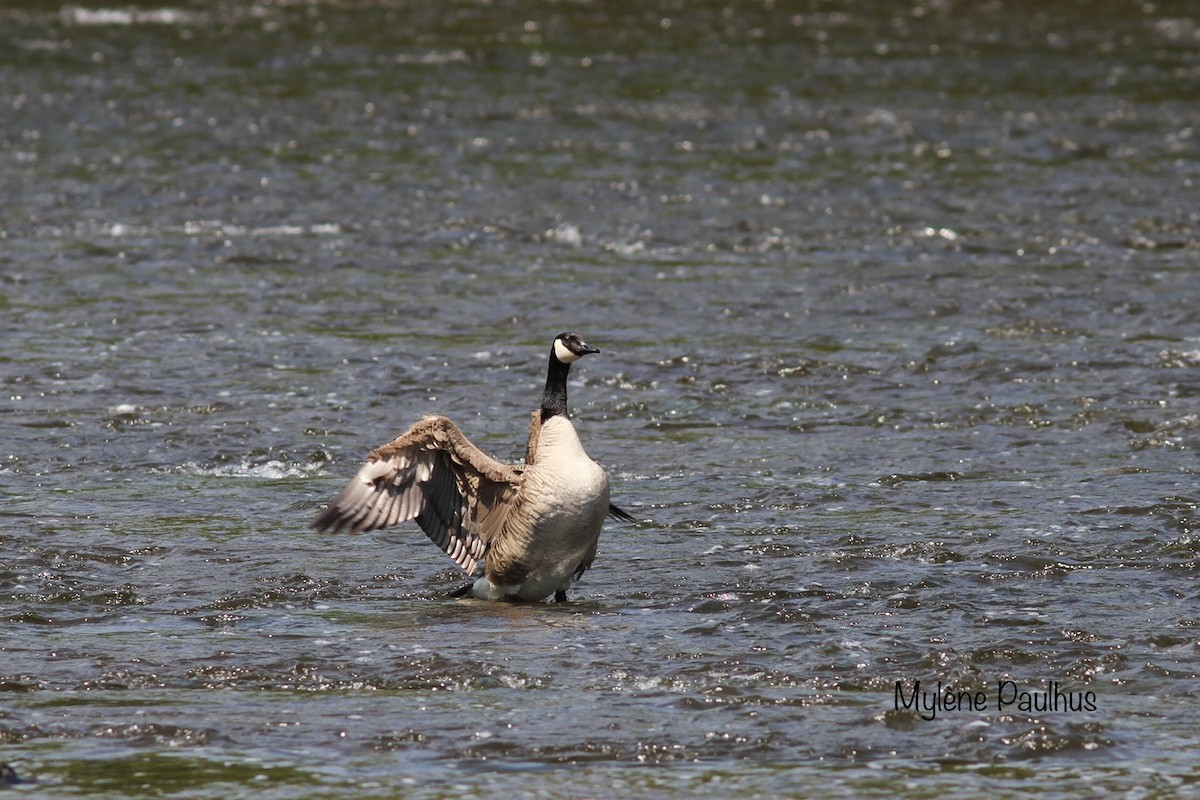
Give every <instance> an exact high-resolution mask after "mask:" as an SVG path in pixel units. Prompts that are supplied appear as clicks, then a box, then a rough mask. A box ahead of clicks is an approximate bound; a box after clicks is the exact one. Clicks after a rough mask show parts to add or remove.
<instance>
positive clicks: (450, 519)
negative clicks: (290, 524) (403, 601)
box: [310, 416, 521, 572]
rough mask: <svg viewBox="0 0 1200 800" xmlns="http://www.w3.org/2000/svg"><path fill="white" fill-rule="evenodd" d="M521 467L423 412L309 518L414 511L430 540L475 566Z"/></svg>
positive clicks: (370, 523)
mask: <svg viewBox="0 0 1200 800" xmlns="http://www.w3.org/2000/svg"><path fill="white" fill-rule="evenodd" d="M520 483H521V471H520V470H519V469H517V468H513V467H510V466H507V465H505V464H501V463H500V462H499V461H496V460H495V459H493V458H492V457H491V456H489V455H487V454H486V453H484V452H483V451H482V450H480V449H479V448H478V447H476V446H475V445H473V444H471V442H470V441H468V439H467V437H466V436H464V435H463V433H462V431H460V430H459V429H458V428H457V427H455V425H454V423H453V422H451V421H450V420H448V419H446V418H445V417H435V416H430V417H424V418H422V419H421V421H420V422H417V423H416V424H415V425H413V426H412V427H411V428H409V429H408V430H407V431H405V432H404V433H402V434H400V435H399V436H397V437H396V438H395V439H393V440H392V441H391V442H389V443H388V444H385V445H383V446H382V447H378V448H376V449H375V450H373V451H371V453H370V455H368V456H367V460H366V463H364V464H363V465H362V468H361V469H359V471H358V474H357V475H355V476H354V478H353V479H351V481H350V483H348V484H347V485H346V488H345V489H342V491H341V493H340V494H339V495H338V496H337V497H335V498H334V499H333V502H331V503H330V504H329V506H328V508H326V509H325V510H324V511H323V512H321V514H320V515H318V516H317V518H316V519H314V520H313V521H312V523H311V525H310V527H312V528H316V529H317V530H320V531H330V532H333V533H336V532H338V531H342V530H347V531H349V532H351V533H358V532H359V531H368V530H374V529H376V528H385V527H388V526H389V525H395V524H397V523H400V522H404V521H406V520H410V519H415V520H416V521H417V524H418V525H420V526H421V530H423V531H425V535H427V536H428V537H429V538H430V540H432V541H433V543H434V544H436V545H437V546H438V547H440V548H442V550H443V551H444V552H445V553H446V555H448V556H450V557H451V558H452V559H454V561H455V562H456V563H457V564H458V565H459V566H460V567H462V568H463V569H464V570H466V571H467V572H474V571H475V567H476V566H477V565H478V563H479V562H480V561H482V560H483V558H484V555H485V554H486V553H487V551H488V547H489V546H490V544H491V542H492V541H493V540H494V539H495V537H497V536H498V535H499V534H500V532H501V531H502V530H503V528H504V520H505V518H506V517H507V516H508V512H509V510H510V509H511V508H512V505H513V501H514V499H515V497H516V494H517V489H518V488H519V486H520Z"/></svg>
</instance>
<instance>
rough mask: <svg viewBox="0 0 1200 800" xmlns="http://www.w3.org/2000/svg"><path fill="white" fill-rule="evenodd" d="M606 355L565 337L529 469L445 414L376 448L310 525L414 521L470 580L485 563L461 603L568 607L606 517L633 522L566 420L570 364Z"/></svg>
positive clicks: (534, 423)
mask: <svg viewBox="0 0 1200 800" xmlns="http://www.w3.org/2000/svg"><path fill="white" fill-rule="evenodd" d="M598 352H600V351H599V350H598V349H596V348H595V347H592V346H590V345H588V344H587V343H586V342H584V341H583V339H581V338H580V337H579V334H577V333H573V332H568V333H560V334H559V335H558V336H556V337H555V338H554V343H553V344H552V345H551V347H550V366H549V368H548V369H547V374H546V390H545V392H544V393H543V394H542V404H541V407H540V408H538V409H537V410H536V411H534V412H533V416H532V418H531V420H530V423H529V439H528V441H527V442H526V444H525V463H524V464H523V465H508V464H502V463H500V462H499V461H497V460H495V459H494V458H492V457H491V456H489V455H487V454H486V453H484V452H483V451H482V450H480V449H479V448H478V447H476V446H475V445H473V444H471V442H470V441H468V440H467V437H466V436H464V435H463V433H462V431H460V430H459V429H458V428H457V427H456V426H455V425H454V423H453V422H451V421H450V420H449V419H447V418H446V417H441V416H426V417H423V418H422V419H421V420H420V421H419V422H417V423H416V424H414V425H413V426H412V427H411V428H409V429H408V430H407V431H405V432H404V433H402V434H400V435H399V436H397V437H396V438H395V439H393V440H392V441H391V442H389V443H387V444H385V445H383V446H382V447H377V448H376V449H375V450H372V451H371V453H370V455H368V456H367V460H366V462H365V463H364V464H363V466H362V468H361V469H359V471H358V474H357V475H355V476H354V478H353V479H352V480H351V481H350V483H349V484H347V485H346V488H345V489H343V490H342V491H341V493H340V494H339V495H338V496H337V497H336V498H334V500H333V502H332V503H330V504H329V507H328V508H326V509H325V511H323V512H322V513H321V514H320V515H319V516H318V517H317V518H316V519H315V520H313V522H312V524H311V527H313V528H316V529H317V530H321V531H331V532H334V533H336V532H338V531H341V530H343V529H345V530H349V531H350V532H351V533H357V532H359V531H366V530H373V529H375V528H384V527H387V526H389V525H395V524H396V523H399V522H404V521H405V520H410V519H415V520H416V521H417V524H418V525H420V526H421V529H422V530H423V531H425V534H426V535H427V536H428V537H429V538H430V539H431V540H433V543H434V544H436V545H437V546H438V547H440V548H442V550H443V551H445V553H446V555H448V556H450V557H451V558H452V559H454V561H455V562H456V563H457V564H458V565H459V566H460V567H462V568H463V569H464V570H466V572H467V573H468V574H473V573H474V572H475V569H476V567H477V566H478V564H479V563H480V562H482V563H483V565H484V571H483V575H482V576H481V577H479V578H478V579H476V580H475V581H474V582H473V583H469V584H467V585H466V586H464V587H462V588H461V589H459V590H458V591H457V592H455V593H454V594H455V596H457V597H461V596H463V595H467V594H470V595H472V596H473V597H478V598H480V599H484V600H526V601H532V602H536V601H538V600H542V599H544V598H546V597H548V596H550V594H551V593H553V594H554V599H555V600H556V601H559V602H562V601H564V600H566V599H567V588H568V587H569V586H570V585H571V582H572V581H573V580H576V579H578V578H579V576H581V575H582V574H583V573H584V571H585V570H587V568H588V567H590V566H591V565H592V561H593V560H594V559H595V558H596V543H597V541H598V540H599V538H600V525H601V523H602V522H603V521H604V517H605V515H612V516H614V517H616V518H618V519H622V520H626V521H633V517H631V516H629V515H628V514H626V513H625V512H624V511H622V510H621V509H619V508H617V507H616V506H614V505H612V504H611V503H610V502H609V500H608V474H607V473H605V471H604V470H603V469H602V468H601V467H600V465H599V464H597V463H596V462H595V461H592V459H590V458H588V455H587V453H585V452H584V451H583V446H582V445H581V444H580V443H579V437H578V436H577V435H576V434H575V426H574V425H572V424H571V420H570V419H568V418H567V373H568V372H569V371H570V369H571V364H573V363H575V362H576V361H578V360H579V359H580V358H582V357H583V356H586V355H588V354H589V353H598Z"/></svg>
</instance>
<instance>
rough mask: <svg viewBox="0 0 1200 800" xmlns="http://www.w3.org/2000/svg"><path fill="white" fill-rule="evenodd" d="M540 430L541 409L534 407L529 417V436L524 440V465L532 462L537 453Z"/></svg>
mask: <svg viewBox="0 0 1200 800" xmlns="http://www.w3.org/2000/svg"><path fill="white" fill-rule="evenodd" d="M541 432H542V410H541V409H540V408H538V409H535V410H534V412H533V415H532V416H530V418H529V438H528V439H526V440H525V466H527V467H528V466H530V465H531V464H533V459H534V456H536V455H537V445H538V435H539V434H540V433H541Z"/></svg>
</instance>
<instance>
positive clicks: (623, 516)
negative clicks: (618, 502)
mask: <svg viewBox="0 0 1200 800" xmlns="http://www.w3.org/2000/svg"><path fill="white" fill-rule="evenodd" d="M608 515H609V516H610V517H612V518H613V519H619V520H621V522H637V521H638V519H637V517H635V516H633V515H632V514H630V513H629V512H628V511H625V510H624V509H622V508H618V507H617V506H615V505H613V504H612V503H609V504H608Z"/></svg>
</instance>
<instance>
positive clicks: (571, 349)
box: [550, 331, 600, 364]
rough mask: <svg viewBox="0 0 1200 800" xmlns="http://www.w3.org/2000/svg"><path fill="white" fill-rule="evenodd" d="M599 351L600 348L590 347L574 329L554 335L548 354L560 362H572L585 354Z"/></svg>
mask: <svg viewBox="0 0 1200 800" xmlns="http://www.w3.org/2000/svg"><path fill="white" fill-rule="evenodd" d="M599 352H600V348H598V347H592V346H591V345H590V344H588V343H587V342H585V341H584V340H583V338H582V337H581V336H580V335H579V334H578V333H575V331H566V332H565V333H560V334H559V335H558V336H555V337H554V347H553V348H552V349H551V351H550V356H551V358H554V359H557V360H558V361H559V362H560V363H562V364H574V363H575V362H576V361H578V360H579V359H581V358H583V357H584V356H586V355H590V354H591V353H599Z"/></svg>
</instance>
